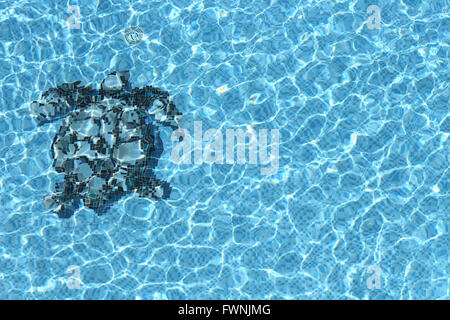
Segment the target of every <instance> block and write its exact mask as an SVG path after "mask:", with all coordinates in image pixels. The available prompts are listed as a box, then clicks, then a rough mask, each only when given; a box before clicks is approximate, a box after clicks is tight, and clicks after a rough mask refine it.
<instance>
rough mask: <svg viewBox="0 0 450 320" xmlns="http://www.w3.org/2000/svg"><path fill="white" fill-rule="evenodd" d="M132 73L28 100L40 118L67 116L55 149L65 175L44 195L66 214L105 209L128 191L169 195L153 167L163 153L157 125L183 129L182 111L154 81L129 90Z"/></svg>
mask: <svg viewBox="0 0 450 320" xmlns="http://www.w3.org/2000/svg"><path fill="white" fill-rule="evenodd" d="M129 76H130V74H129V72H128V71H124V72H113V73H111V74H109V75H108V76H107V77H106V78H105V79H104V80H103V81H102V83H101V86H100V89H92V88H91V87H90V86H86V87H83V86H79V85H80V83H81V81H77V82H75V83H64V84H62V85H60V86H58V87H56V88H52V89H49V90H48V91H46V92H45V93H44V94H43V95H42V97H41V99H40V101H34V102H33V103H32V104H31V110H32V113H33V115H34V116H35V118H36V120H37V122H38V124H40V125H41V124H44V123H47V122H52V121H55V120H58V119H63V123H62V125H61V127H60V128H59V131H58V133H57V134H56V136H55V138H54V140H53V143H52V146H51V155H52V158H53V159H54V161H53V166H54V168H55V170H56V171H57V172H60V173H64V181H63V182H62V183H59V184H56V188H55V189H56V190H55V192H54V194H52V195H50V196H48V197H46V198H45V199H44V205H45V206H46V207H47V208H51V209H54V210H55V212H56V213H57V214H58V216H59V217H61V218H68V217H70V216H72V215H73V213H74V211H75V210H76V209H78V208H79V206H80V205H81V200H82V201H83V203H84V205H85V206H86V207H89V208H91V209H93V210H94V211H95V212H96V213H97V214H99V215H100V214H103V213H104V212H106V211H107V209H108V207H109V206H110V205H111V204H112V203H113V202H115V201H117V200H118V199H119V198H120V197H122V196H123V195H125V194H127V193H131V192H136V193H137V194H138V195H139V196H141V197H148V198H152V199H162V198H167V197H168V196H169V194H170V191H171V188H170V186H169V184H168V183H167V182H164V181H160V180H158V179H157V178H156V177H155V174H154V172H153V169H154V168H155V167H156V165H157V163H158V159H159V157H160V155H161V153H162V151H163V145H162V141H161V138H160V136H159V131H158V124H157V123H159V124H162V125H165V126H169V127H171V128H172V129H176V128H177V127H178V121H179V120H180V118H181V113H180V112H179V111H178V110H177V108H176V107H175V105H174V104H173V103H172V101H171V100H170V97H169V93H168V92H166V91H163V90H160V89H158V88H154V87H152V86H147V87H144V88H134V89H132V88H131V85H130V83H129Z"/></svg>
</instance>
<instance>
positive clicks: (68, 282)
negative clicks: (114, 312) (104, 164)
mask: <svg viewBox="0 0 450 320" xmlns="http://www.w3.org/2000/svg"><path fill="white" fill-rule="evenodd" d="M70 5H73V6H77V7H78V8H79V16H78V14H77V11H76V8H75V9H72V11H70V12H68V11H67V10H68V9H69V6H70ZM371 5H375V6H377V7H378V8H379V9H380V11H379V14H380V18H381V21H378V20H377V17H374V18H372V20H370V21H369V22H367V20H368V19H370V16H372V15H376V14H377V13H376V10H375V11H371V12H370V13H368V12H367V8H368V7H369V6H371ZM449 12H450V4H449V1H447V0H429V1H416V0H399V1H377V0H369V1H365V0H359V1H357V0H354V1H345V0H341V1H330V0H325V1H311V0H309V1H293V0H278V1H276V0H272V1H270V0H251V1H250V0H219V1H212V0H204V1H188V0H172V1H153V2H151V1H129V2H126V1H120V0H97V1H87V0H85V1H74V0H71V1H50V0H40V1H39V0H28V1H24V0H20V1H12V0H7V1H6V2H1V3H0V41H1V42H0V70H1V73H0V208H1V212H0V298H1V299H449V274H450V263H449V247H450V235H449V229H450V220H449V212H450V195H449V185H450V172H449V161H450V152H449V133H450V117H449V94H450V90H449V75H450V72H449V40H450V37H449V35H450V30H449V27H450V17H449ZM377 21H378V25H377ZM130 26H138V27H140V28H141V29H142V31H143V32H144V34H145V37H144V38H143V39H142V41H140V42H138V43H136V44H128V43H127V42H126V41H125V39H124V36H123V31H124V30H125V29H127V28H128V27H130ZM122 70H129V71H130V75H131V78H130V80H131V82H132V83H133V85H134V86H135V87H143V86H147V85H153V86H156V87H158V88H162V89H164V90H167V91H168V92H170V94H171V96H172V97H173V102H174V103H175V105H176V106H177V108H178V109H179V110H180V111H182V113H183V116H184V119H183V121H184V126H185V127H186V128H187V129H188V130H189V131H190V132H193V122H194V121H201V122H202V124H203V128H204V130H203V131H204V132H205V131H206V130H207V129H208V128H215V129H218V130H222V131H223V132H224V130H225V129H226V128H234V129H237V128H243V129H247V128H249V127H250V128H253V129H254V130H259V129H268V130H279V132H280V143H279V167H278V170H277V171H276V173H275V174H273V175H262V174H261V172H260V166H259V165H258V164H256V165H255V164H249V163H245V164H237V163H236V164H206V163H203V164H196V163H192V164H176V163H174V162H173V161H171V157H170V155H171V150H172V148H173V142H172V141H171V139H170V137H171V130H170V129H168V128H161V137H162V141H163V143H164V145H165V150H164V152H163V154H162V155H161V158H160V160H159V163H158V167H157V168H156V169H155V172H156V175H157V177H158V178H159V179H163V180H165V181H169V182H170V184H171V186H172V188H173V190H172V193H171V195H170V197H169V198H168V199H165V200H161V201H153V200H149V199H146V198H140V197H138V196H137V195H128V196H126V197H124V198H122V199H120V201H118V202H116V203H115V204H113V205H112V206H111V208H110V209H109V211H108V212H107V213H106V214H104V215H102V216H97V215H96V214H95V213H94V212H93V211H92V210H90V209H88V208H86V207H83V206H82V207H81V208H80V209H79V210H78V211H77V212H76V213H75V215H74V216H72V217H71V218H69V219H60V218H58V216H57V215H56V214H55V213H53V212H52V211H51V210H48V209H46V208H45V207H44V205H43V199H44V197H46V196H48V195H49V194H51V193H52V190H54V188H55V183H56V182H57V181H58V179H60V174H58V173H57V172H56V171H55V169H54V168H53V167H52V161H53V159H52V158H51V154H50V146H51V143H52V140H53V137H54V136H55V134H56V133H57V130H58V128H59V126H60V125H61V121H62V120H60V121H59V122H58V121H56V122H54V123H50V124H46V125H43V126H37V125H36V123H35V121H34V120H33V117H32V116H31V115H30V103H31V102H32V101H34V100H37V99H39V98H40V95H41V94H42V93H43V92H44V91H46V90H48V89H49V88H53V87H56V86H58V85H60V84H62V83H66V82H74V81H77V80H81V81H82V83H83V84H84V85H87V84H91V85H92V86H94V87H95V86H98V85H99V84H100V82H101V81H102V80H103V79H104V78H105V76H106V75H107V74H109V73H110V72H113V71H122Z"/></svg>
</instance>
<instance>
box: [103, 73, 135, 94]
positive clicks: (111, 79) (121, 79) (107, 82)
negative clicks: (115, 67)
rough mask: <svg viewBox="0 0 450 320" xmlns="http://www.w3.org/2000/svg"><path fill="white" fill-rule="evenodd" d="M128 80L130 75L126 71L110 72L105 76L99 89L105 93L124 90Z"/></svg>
mask: <svg viewBox="0 0 450 320" xmlns="http://www.w3.org/2000/svg"><path fill="white" fill-rule="evenodd" d="M129 79H130V73H129V72H128V71H121V72H112V73H110V74H108V75H107V76H106V78H105V79H104V80H103V81H102V83H101V85H100V87H101V90H103V91H105V93H107V92H116V91H121V90H125V89H126V88H128V86H129V82H128V80H129Z"/></svg>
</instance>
